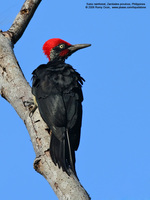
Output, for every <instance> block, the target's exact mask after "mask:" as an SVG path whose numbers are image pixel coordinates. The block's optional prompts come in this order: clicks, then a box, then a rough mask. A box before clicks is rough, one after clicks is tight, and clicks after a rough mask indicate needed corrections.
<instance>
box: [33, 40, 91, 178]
mask: <svg viewBox="0 0 150 200" xmlns="http://www.w3.org/2000/svg"><path fill="white" fill-rule="evenodd" d="M88 46H90V44H77V45H71V44H70V43H68V42H66V41H64V40H62V39H59V38H53V39H50V40H48V41H46V42H45V44H44V45H43V51H44V54H45V55H46V56H47V57H48V59H49V62H48V63H47V64H42V65H40V66H39V67H38V68H36V69H35V70H34V71H33V73H32V74H33V77H32V79H33V82H32V94H33V97H34V103H35V105H36V106H37V107H38V109H39V112H40V115H41V117H42V118H43V120H44V121H45V123H46V124H47V126H48V127H49V129H50V130H51V131H52V134H51V141H50V155H51V158H52V161H53V162H54V164H55V165H58V167H59V168H62V170H63V171H65V172H66V173H67V174H68V175H69V176H70V174H71V171H72V172H73V173H74V174H75V176H77V174H76V170H75V151H76V150H77V149H78V146H79V142H80V131H81V121H82V101H83V94H82V85H83V81H84V79H83V78H82V77H81V76H80V74H79V73H78V72H77V71H76V70H75V69H74V68H73V67H72V66H71V65H69V64H66V63H65V59H66V58H67V57H68V56H70V55H71V54H72V53H74V52H76V51H77V50H79V49H82V48H85V47H88Z"/></svg>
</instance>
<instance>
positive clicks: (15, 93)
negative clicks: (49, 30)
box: [0, 0, 90, 200]
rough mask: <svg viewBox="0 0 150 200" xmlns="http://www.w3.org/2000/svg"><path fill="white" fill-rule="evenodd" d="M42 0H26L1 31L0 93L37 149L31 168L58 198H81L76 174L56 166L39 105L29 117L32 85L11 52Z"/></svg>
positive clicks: (77, 199) (83, 192)
mask: <svg viewBox="0 0 150 200" xmlns="http://www.w3.org/2000/svg"><path fill="white" fill-rule="evenodd" d="M40 2H41V0H26V1H25V3H24V5H23V7H22V8H21V10H20V12H19V14H18V15H17V17H16V19H15V20H14V22H13V24H12V26H11V27H10V29H9V30H8V31H6V32H2V31H1V32H0V94H1V96H2V97H3V98H5V99H6V100H7V101H8V102H9V103H10V104H11V105H12V106H13V107H14V109H15V110H16V112H17V113H18V115H19V116H20V118H21V119H22V120H23V121H24V123H25V125H26V127H27V130H28V132H29V134H30V137H31V141H32V144H33V147H34V151H35V153H36V158H35V161H34V168H35V170H36V171H37V172H39V173H40V174H42V175H43V176H44V177H45V178H46V180H47V181H48V182H49V184H50V185H51V187H52V188H53V190H54V192H55V193H56V195H57V196H58V198H59V199H63V200H65V199H72V200H80V199H85V200H86V199H87V200H89V199H90V197H89V195H88V194H87V192H86V191H85V190H84V188H83V187H82V186H81V184H80V183H79V181H78V180H77V179H76V177H75V176H74V175H73V174H71V176H68V175H67V174H66V173H65V172H63V171H62V169H59V168H58V167H57V166H55V165H54V164H53V162H52V160H51V157H50V153H49V145H50V134H49V133H48V131H47V126H46V124H45V123H44V121H43V120H42V118H41V116H40V114H39V111H38V109H37V110H36V111H35V113H34V115H33V116H32V117H30V116H29V113H30V109H29V108H28V107H26V106H25V105H24V102H27V101H30V100H31V99H32V94H31V88H30V86H29V84H28V82H27V81H26V79H25V77H24V75H23V73H22V71H21V68H20V66H19V64H18V62H17V59H16V57H15V55H14V51H13V46H14V44H15V43H16V42H17V41H18V40H19V39H20V37H21V36H22V34H23V33H24V31H25V29H26V27H27V25H28V23H29V22H30V19H31V18H32V16H33V14H34V12H35V10H36V8H37V7H38V5H39V3H40Z"/></svg>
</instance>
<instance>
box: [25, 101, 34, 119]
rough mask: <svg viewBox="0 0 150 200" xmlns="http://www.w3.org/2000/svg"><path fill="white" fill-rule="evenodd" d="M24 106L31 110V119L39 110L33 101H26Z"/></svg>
mask: <svg viewBox="0 0 150 200" xmlns="http://www.w3.org/2000/svg"><path fill="white" fill-rule="evenodd" d="M23 105H24V106H25V107H28V108H29V110H30V113H29V117H32V116H33V114H34V112H35V110H36V109H37V106H36V105H35V104H34V102H33V101H24V102H23Z"/></svg>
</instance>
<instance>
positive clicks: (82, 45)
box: [68, 44, 91, 55]
mask: <svg viewBox="0 0 150 200" xmlns="http://www.w3.org/2000/svg"><path fill="white" fill-rule="evenodd" d="M89 46H91V44H75V45H71V46H70V47H68V50H69V54H70V55H71V54H72V53H74V52H75V51H77V50H79V49H83V48H86V47H89Z"/></svg>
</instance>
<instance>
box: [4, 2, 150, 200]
mask: <svg viewBox="0 0 150 200" xmlns="http://www.w3.org/2000/svg"><path fill="white" fill-rule="evenodd" d="M23 2H24V1H23V0H20V1H17V0H14V1H11V0H6V1H3V2H1V6H0V29H2V30H7V29H9V27H10V25H11V23H12V22H13V20H14V18H15V16H16V14H17V13H18V11H19V10H20V8H21V6H22V4H23ZM88 2H92V3H93V2H98V3H99V2H109V1H106V0H104V1H101V0H100V1H98V0H96V1H91V0H89V1H85V0H83V1H79V0H76V1H69V0H66V1H58V0H56V1H42V3H41V4H40V6H39V7H38V9H37V11H36V13H35V15H34V17H33V18H32V20H31V22H30V24H29V26H28V27H27V29H26V31H25V33H24V35H23V36H22V38H21V39H20V40H19V41H18V43H17V44H16V45H15V48H14V51H15V54H16V57H17V59H18V61H19V64H20V66H21V68H22V70H23V73H24V75H25V77H26V79H27V81H28V82H29V83H30V84H31V73H32V71H33V70H34V69H35V68H36V67H37V66H38V65H40V64H42V63H46V62H47V58H46V57H45V55H44V54H43V53H42V45H43V44H44V42H45V41H46V40H48V39H50V38H54V37H59V38H61V39H64V40H66V41H68V42H69V43H72V44H77V43H91V44H92V46H91V47H89V48H87V49H84V50H80V51H78V52H76V53H75V54H74V55H72V56H71V57H70V58H68V59H67V61H66V62H67V63H69V64H71V65H72V66H73V67H74V68H75V69H77V71H78V72H79V73H80V74H81V75H82V76H83V77H84V78H85V80H86V82H85V84H84V86H83V92H84V103H83V107H84V114H83V124H82V136H81V142H80V147H79V150H78V151H77V153H76V158H77V162H76V169H77V173H78V176H79V179H80V181H81V183H82V184H83V186H84V187H85V189H86V190H87V191H88V193H89V194H90V196H91V197H92V199H94V200H100V199H102V200H149V199H150V59H149V58H150V22H149V19H150V3H149V2H148V1H145V2H146V6H147V8H146V9H122V10H121V9H120V10H119V9H116V10H113V9H102V10H99V9H85V5H86V3H88ZM111 2H123V3H124V2H131V3H132V1H131V0H129V1H127V0H124V1H122V0H117V1H113V0H112V1H111ZM136 2H144V1H143V0H141V1H139V0H137V1H136ZM0 110H1V115H0V127H1V131H0V132H1V134H0V135H1V145H0V152H1V164H0V177H1V178H0V199H4V200H10V199H15V200H19V199H22V200H26V199H36V200H40V199H48V198H50V199H53V200H55V199H57V197H56V196H55V194H54V192H53V191H52V189H51V188H50V186H49V184H48V183H47V181H46V180H45V179H44V178H43V177H42V176H41V175H39V174H38V173H36V172H35V171H34V169H33V161H34V159H35V153H34V151H33V147H32V143H31V141H30V137H29V135H28V132H27V130H26V128H25V125H24V124H23V122H22V121H21V119H20V118H19V117H18V116H17V114H16V112H15V111H14V109H13V108H12V107H11V105H9V104H8V103H7V102H6V101H5V100H4V99H2V98H0Z"/></svg>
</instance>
